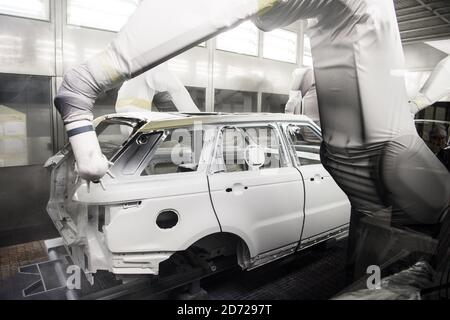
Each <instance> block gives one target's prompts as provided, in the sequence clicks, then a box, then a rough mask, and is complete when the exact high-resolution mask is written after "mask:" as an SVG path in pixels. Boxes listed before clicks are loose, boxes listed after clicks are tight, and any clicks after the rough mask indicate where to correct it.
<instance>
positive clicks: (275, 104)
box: [261, 93, 289, 113]
mask: <svg viewBox="0 0 450 320" xmlns="http://www.w3.org/2000/svg"><path fill="white" fill-rule="evenodd" d="M288 100H289V96H288V95H286V94H275V93H263V94H262V101H261V111H262V112H271V113H284V109H285V107H286V103H287V102H288Z"/></svg>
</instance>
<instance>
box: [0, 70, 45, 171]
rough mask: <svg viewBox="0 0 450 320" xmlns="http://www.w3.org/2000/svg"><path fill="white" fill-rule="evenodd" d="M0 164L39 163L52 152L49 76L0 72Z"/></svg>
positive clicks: (4, 165) (0, 165)
mask: <svg viewBox="0 0 450 320" xmlns="http://www.w3.org/2000/svg"><path fill="white" fill-rule="evenodd" d="M0 83H1V86H0V167H12V166H24V165H41V164H43V163H45V161H46V160H47V159H48V158H49V157H50V156H51V155H52V153H53V147H52V139H51V134H52V129H51V128H52V122H51V110H52V101H51V78H50V77H44V76H30V75H15V74H0Z"/></svg>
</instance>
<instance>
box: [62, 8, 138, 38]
mask: <svg viewBox="0 0 450 320" xmlns="http://www.w3.org/2000/svg"><path fill="white" fill-rule="evenodd" d="M139 3H140V0H95V1H92V0H67V23H68V24H71V25H75V26H82V27H89V28H96V29H103V30H109V31H119V30H120V29H121V28H122V27H123V26H124V25H125V23H126V22H127V21H128V19H129V18H130V16H131V15H132V14H133V13H134V11H135V10H136V8H137V7H138V5H139Z"/></svg>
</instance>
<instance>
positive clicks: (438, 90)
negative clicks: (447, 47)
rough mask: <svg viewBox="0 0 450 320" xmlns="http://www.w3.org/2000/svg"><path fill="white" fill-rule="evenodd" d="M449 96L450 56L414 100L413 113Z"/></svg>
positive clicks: (442, 62)
mask: <svg viewBox="0 0 450 320" xmlns="http://www.w3.org/2000/svg"><path fill="white" fill-rule="evenodd" d="M449 94H450V56H448V57H447V58H445V59H443V60H442V61H441V62H439V63H438V65H437V66H436V67H435V68H434V70H433V73H432V74H431V75H430V77H429V78H428V80H427V82H425V84H424V85H423V87H422V89H420V91H419V94H418V95H417V96H416V97H414V99H412V101H411V103H410V106H411V112H412V113H413V114H416V113H418V112H419V111H422V110H423V109H425V108H426V107H428V106H431V105H432V104H433V103H435V102H437V101H439V100H440V99H442V98H443V97H445V96H447V95H449Z"/></svg>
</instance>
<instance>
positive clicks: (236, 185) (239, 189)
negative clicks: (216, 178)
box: [225, 183, 248, 192]
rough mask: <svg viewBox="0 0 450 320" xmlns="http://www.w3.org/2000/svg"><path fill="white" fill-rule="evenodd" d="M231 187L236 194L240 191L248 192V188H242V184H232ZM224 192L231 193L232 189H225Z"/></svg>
mask: <svg viewBox="0 0 450 320" xmlns="http://www.w3.org/2000/svg"><path fill="white" fill-rule="evenodd" d="M233 187H234V189H235V191H237V192H241V191H242V189H243V190H248V187H247V186H245V187H244V186H243V185H242V184H240V183H236V184H234V185H233ZM225 191H226V192H233V188H226V189H225Z"/></svg>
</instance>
